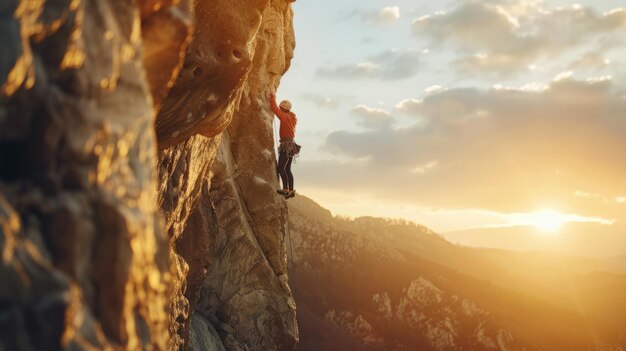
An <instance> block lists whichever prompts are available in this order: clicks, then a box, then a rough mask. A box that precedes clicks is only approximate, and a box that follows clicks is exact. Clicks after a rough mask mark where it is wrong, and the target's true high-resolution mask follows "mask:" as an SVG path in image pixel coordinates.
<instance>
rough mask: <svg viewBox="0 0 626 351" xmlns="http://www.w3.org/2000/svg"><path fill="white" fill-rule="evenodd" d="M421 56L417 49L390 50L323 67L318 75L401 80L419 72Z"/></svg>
mask: <svg viewBox="0 0 626 351" xmlns="http://www.w3.org/2000/svg"><path fill="white" fill-rule="evenodd" d="M420 57H421V52H420V51H417V50H388V51H384V52H382V53H380V54H378V55H374V56H370V57H369V58H367V59H366V60H365V61H363V62H359V63H356V64H343V65H338V66H335V67H321V68H319V69H318V70H317V72H316V75H317V76H318V77H322V78H326V79H364V78H369V79H380V80H401V79H406V78H410V77H413V76H415V75H416V74H417V73H418V71H419V66H420Z"/></svg>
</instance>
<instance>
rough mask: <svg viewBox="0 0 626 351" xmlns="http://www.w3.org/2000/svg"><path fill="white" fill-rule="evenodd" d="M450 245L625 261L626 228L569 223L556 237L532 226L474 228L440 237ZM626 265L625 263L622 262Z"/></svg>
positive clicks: (556, 233)
mask: <svg viewBox="0 0 626 351" xmlns="http://www.w3.org/2000/svg"><path fill="white" fill-rule="evenodd" d="M442 235H443V236H444V237H445V238H446V239H447V240H449V241H451V242H453V243H458V244H461V245H467V246H475V247H491V248H499V249H506V250H516V251H548V252H554V253H561V254H569V255H577V256H589V257H607V256H623V258H626V228H624V226H623V225H622V226H619V225H613V226H610V227H609V226H606V225H602V224H595V223H568V224H565V225H563V227H562V228H561V229H560V230H559V231H558V232H555V233H545V232H541V231H540V230H539V229H537V228H535V227H533V226H514V227H496V228H476V229H469V230H462V231H455V232H447V233H442ZM623 264H624V265H626V261H623Z"/></svg>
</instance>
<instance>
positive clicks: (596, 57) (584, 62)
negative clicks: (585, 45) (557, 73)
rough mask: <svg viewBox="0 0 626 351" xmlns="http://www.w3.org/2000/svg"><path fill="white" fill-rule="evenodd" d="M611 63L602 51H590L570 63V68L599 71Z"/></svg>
mask: <svg viewBox="0 0 626 351" xmlns="http://www.w3.org/2000/svg"><path fill="white" fill-rule="evenodd" d="M610 65H611V60H609V59H608V58H606V57H604V56H603V55H602V54H600V53H596V52H588V53H586V54H585V55H583V56H581V57H579V58H578V59H576V60H575V61H574V62H572V63H571V64H570V65H569V69H570V70H585V71H599V70H602V69H605V68H607V67H609V66H610Z"/></svg>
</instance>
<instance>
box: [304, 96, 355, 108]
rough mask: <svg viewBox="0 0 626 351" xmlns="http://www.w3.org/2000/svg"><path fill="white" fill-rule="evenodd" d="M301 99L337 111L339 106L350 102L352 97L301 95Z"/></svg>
mask: <svg viewBox="0 0 626 351" xmlns="http://www.w3.org/2000/svg"><path fill="white" fill-rule="evenodd" d="M302 98H303V99H305V100H308V101H310V102H312V103H314V104H315V105H317V106H319V107H325V108H329V109H337V108H339V106H341V104H343V103H346V102H349V101H352V100H354V99H355V97H354V96H325V95H321V94H315V93H306V94H302Z"/></svg>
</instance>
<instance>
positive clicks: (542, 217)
mask: <svg viewBox="0 0 626 351" xmlns="http://www.w3.org/2000/svg"><path fill="white" fill-rule="evenodd" d="M565 222H567V216H566V215H564V214H562V213H560V212H557V211H552V210H543V211H538V212H535V213H532V214H531V215H530V217H529V224H530V225H533V226H535V227H536V228H537V229H539V230H541V231H543V232H550V233H553V232H556V231H558V230H559V229H561V227H562V226H563V224H564V223H565Z"/></svg>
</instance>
